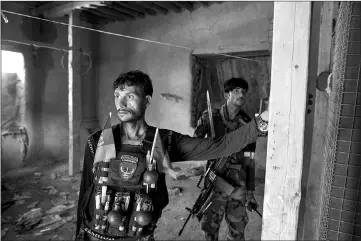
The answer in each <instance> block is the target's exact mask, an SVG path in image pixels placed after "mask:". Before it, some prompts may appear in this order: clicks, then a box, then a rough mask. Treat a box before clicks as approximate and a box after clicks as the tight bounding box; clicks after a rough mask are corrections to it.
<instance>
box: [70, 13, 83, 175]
mask: <svg viewBox="0 0 361 241" xmlns="http://www.w3.org/2000/svg"><path fill="white" fill-rule="evenodd" d="M79 21H80V18H79V12H78V11H71V12H70V13H69V26H68V44H69V49H70V50H69V52H68V117H69V176H74V175H75V174H76V173H78V172H79V171H80V157H81V154H80V127H81V113H82V109H81V108H82V98H81V76H80V73H78V72H77V71H74V65H75V63H77V64H79V63H80V61H79V54H75V51H74V50H75V49H78V48H79V47H80V40H81V37H80V36H79V34H78V33H79V32H78V33H75V32H76V28H74V29H73V24H74V25H79ZM77 67H78V66H76V67H75V68H76V69H81V68H77Z"/></svg>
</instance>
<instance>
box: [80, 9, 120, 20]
mask: <svg viewBox="0 0 361 241" xmlns="http://www.w3.org/2000/svg"><path fill="white" fill-rule="evenodd" d="M83 11H84V10H83ZM85 12H88V13H91V14H93V15H97V16H99V17H102V18H104V19H110V20H113V21H114V20H116V21H121V22H122V21H125V20H124V19H119V18H115V17H113V16H109V15H107V14H104V13H102V12H100V11H97V10H94V9H87V10H85Z"/></svg>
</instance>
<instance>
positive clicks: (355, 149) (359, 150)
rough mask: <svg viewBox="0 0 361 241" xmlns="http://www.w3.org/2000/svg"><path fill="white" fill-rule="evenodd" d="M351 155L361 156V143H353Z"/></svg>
mask: <svg viewBox="0 0 361 241" xmlns="http://www.w3.org/2000/svg"><path fill="white" fill-rule="evenodd" d="M351 153H354V154H361V142H351Z"/></svg>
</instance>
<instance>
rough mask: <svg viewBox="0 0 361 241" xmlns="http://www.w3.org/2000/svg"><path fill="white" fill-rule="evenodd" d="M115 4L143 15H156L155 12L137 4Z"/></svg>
mask: <svg viewBox="0 0 361 241" xmlns="http://www.w3.org/2000/svg"><path fill="white" fill-rule="evenodd" d="M117 4H119V5H122V6H124V7H126V8H130V9H133V10H135V11H138V12H140V13H143V14H145V13H146V14H149V15H153V16H155V15H157V12H156V11H154V10H152V9H149V8H143V7H142V6H139V4H136V3H134V2H117Z"/></svg>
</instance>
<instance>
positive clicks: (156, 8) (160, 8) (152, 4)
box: [142, 2, 168, 14]
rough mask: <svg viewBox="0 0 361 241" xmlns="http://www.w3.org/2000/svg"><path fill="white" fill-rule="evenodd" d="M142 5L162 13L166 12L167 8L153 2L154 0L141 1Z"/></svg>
mask: <svg viewBox="0 0 361 241" xmlns="http://www.w3.org/2000/svg"><path fill="white" fill-rule="evenodd" d="M142 5H143V6H146V7H147V8H149V9H153V10H154V11H157V12H158V13H162V14H167V13H168V9H166V8H163V7H161V6H159V5H157V4H155V2H142Z"/></svg>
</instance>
